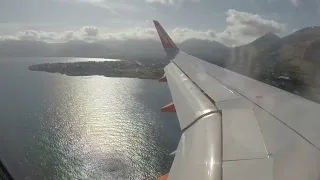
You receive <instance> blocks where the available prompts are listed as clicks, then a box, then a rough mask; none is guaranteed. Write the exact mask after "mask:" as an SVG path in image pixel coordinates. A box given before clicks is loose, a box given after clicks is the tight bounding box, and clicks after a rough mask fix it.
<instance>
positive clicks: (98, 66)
mask: <svg viewBox="0 0 320 180" xmlns="http://www.w3.org/2000/svg"><path fill="white" fill-rule="evenodd" d="M163 67H164V66H163V65H162V64H152V65H143V64H138V63H136V62H130V61H103V62H99V61H98V62H95V61H87V62H72V63H70V62H67V63H44V64H36V65H31V66H28V69H29V70H30V71H41V72H48V73H58V74H64V75H67V76H93V75H97V76H105V77H124V78H138V79H159V78H161V77H162V76H163V74H164V70H163Z"/></svg>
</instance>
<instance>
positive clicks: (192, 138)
mask: <svg viewBox="0 0 320 180" xmlns="http://www.w3.org/2000/svg"><path fill="white" fill-rule="evenodd" d="M154 24H155V27H156V29H157V31H158V33H159V36H160V40H161V42H162V44H163V47H164V49H165V51H166V53H167V55H168V56H169V57H170V58H171V62H170V63H169V64H168V65H167V66H166V67H165V78H162V81H167V82H168V84H169V88H170V91H171V94H172V99H173V104H171V105H168V106H166V107H164V108H163V111H176V113H177V116H178V119H179V124H180V127H181V130H182V136H181V139H180V142H179V145H178V148H177V150H176V152H175V158H174V162H173V164H172V167H171V170H170V172H169V174H167V175H165V176H163V177H161V178H162V179H169V180H189V179H190V180H191V179H192V180H195V179H197V180H198V179H199V180H200V179H201V180H233V179H236V180H256V179H259V180H283V179H288V180H302V179H303V180H319V179H320V151H319V150H320V105H319V104H317V103H315V102H312V101H309V100H307V99H304V98H302V97H300V96H297V95H294V94H291V93H288V92H286V91H283V90H280V89H278V88H276V87H273V86H270V85H268V84H265V83H262V82H259V81H256V80H254V79H251V78H248V77H245V76H243V75H240V74H237V73H235V72H232V71H229V70H227V69H224V68H221V67H218V66H216V65H213V64H211V63H208V62H206V61H203V60H200V59H198V58H196V57H193V56H190V55H188V54H186V53H184V52H181V51H180V50H179V49H178V48H177V46H176V45H175V44H174V42H173V41H172V40H171V38H170V37H169V36H168V34H167V33H166V32H165V31H164V29H163V28H162V27H161V25H160V24H159V22H157V21H154Z"/></svg>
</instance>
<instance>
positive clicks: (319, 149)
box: [178, 54, 320, 152]
mask: <svg viewBox="0 0 320 180" xmlns="http://www.w3.org/2000/svg"><path fill="white" fill-rule="evenodd" d="M187 55H188V54H187ZM189 56H190V55H189ZM186 60H187V59H186ZM188 61H189V60H188ZM189 62H191V61H189ZM191 63H192V62H191ZM192 64H193V63H192ZM178 68H180V67H179V66H178ZM181 71H183V70H181ZM183 72H184V71H183ZM206 73H207V74H208V75H209V76H211V77H212V78H214V79H215V80H217V81H218V82H219V83H220V84H221V85H223V86H225V87H227V88H230V89H232V90H233V91H235V92H237V93H238V94H239V95H241V96H242V97H243V98H245V99H247V100H248V101H250V102H252V103H253V104H254V105H256V106H258V107H259V108H261V109H262V110H264V111H265V112H267V113H268V114H269V115H270V116H272V117H274V118H275V119H277V120H278V121H280V122H281V123H282V124H284V125H285V126H287V127H288V128H290V129H291V130H292V131H294V132H295V133H297V134H298V135H299V136H301V137H302V138H303V139H304V140H306V141H307V142H308V143H310V144H311V145H312V146H313V147H315V148H316V149H317V150H318V151H319V152H320V148H318V147H317V146H316V145H315V144H313V143H312V142H311V141H309V140H308V139H307V138H306V137H304V136H303V135H302V134H301V133H299V132H298V131H296V130H295V129H293V128H292V127H290V126H289V125H288V124H286V123H285V122H283V121H281V120H280V119H279V118H278V117H276V116H275V115H273V114H272V113H271V112H269V111H267V110H266V109H264V108H263V107H262V106H260V105H259V104H257V103H256V102H254V101H252V100H251V99H249V98H248V97H246V96H245V95H244V94H242V93H241V92H239V91H237V90H235V89H233V88H231V87H229V86H227V85H226V84H224V83H223V82H222V81H221V80H220V79H218V78H217V77H215V76H213V75H212V74H210V73H208V72H207V71H206ZM190 80H191V81H192V79H190ZM198 87H199V86H198ZM199 88H200V87H199ZM200 89H201V88H200ZM210 99H211V98H210ZM213 101H214V100H213ZM214 102H215V101H214ZM216 103H217V102H216Z"/></svg>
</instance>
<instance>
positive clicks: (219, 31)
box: [0, 0, 320, 45]
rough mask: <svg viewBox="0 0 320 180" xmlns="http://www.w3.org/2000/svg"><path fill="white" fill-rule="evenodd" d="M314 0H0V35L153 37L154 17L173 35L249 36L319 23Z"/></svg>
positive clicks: (237, 39)
mask: <svg viewBox="0 0 320 180" xmlns="http://www.w3.org/2000/svg"><path fill="white" fill-rule="evenodd" d="M319 18H320V1H319V0H1V5H0V39H18V40H19V39H21V40H43V41H47V42H56V41H59V42H61V41H68V40H86V41H89V40H91V41H94V40H101V39H102V40H108V39H113V40H114V39H119V40H130V39H139V38H157V37H156V35H155V31H154V28H153V24H152V21H151V20H153V19H157V20H159V21H160V23H162V25H163V26H164V27H165V28H166V29H167V30H168V32H169V33H170V34H171V35H172V36H173V39H175V40H176V41H183V40H185V39H188V38H198V39H210V40H217V41H219V42H221V43H224V44H226V45H237V44H242V43H246V42H249V41H251V40H253V39H254V38H256V37H258V36H260V35H263V34H265V33H267V32H273V33H277V34H278V35H282V36H283V35H286V34H289V33H291V32H293V31H294V30H297V29H301V28H304V27H306V26H314V25H319V23H320V21H319Z"/></svg>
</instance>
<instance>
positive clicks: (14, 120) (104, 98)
mask: <svg viewBox="0 0 320 180" xmlns="http://www.w3.org/2000/svg"><path fill="white" fill-rule="evenodd" d="M92 60H95V59H87V58H5V59H0V157H1V159H2V160H3V161H4V163H5V164H6V165H7V167H8V168H9V171H10V172H11V173H12V174H13V175H14V177H15V178H16V179H107V180H109V179H110V180H113V179H115V180H117V179H119V180H126V179H137V180H140V179H155V178H156V177H158V176H160V175H162V174H164V173H167V172H168V171H169V169H170V166H171V163H172V157H170V156H168V154H169V153H171V152H172V151H174V150H175V148H176V146H177V143H178V141H179V138H180V129H179V124H178V121H177V118H176V115H175V114H166V113H161V112H160V108H161V107H162V106H163V105H165V104H166V103H168V102H171V101H172V99H171V96H170V91H169V88H168V86H167V84H165V83H159V82H157V81H155V80H140V79H130V78H108V77H101V76H89V77H69V76H65V75H58V74H50V73H46V72H30V71H29V70H28V68H27V67H28V65H32V64H37V63H44V62H75V61H92ZM102 60H103V59H100V60H98V61H102Z"/></svg>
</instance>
